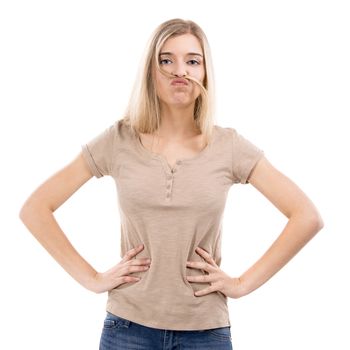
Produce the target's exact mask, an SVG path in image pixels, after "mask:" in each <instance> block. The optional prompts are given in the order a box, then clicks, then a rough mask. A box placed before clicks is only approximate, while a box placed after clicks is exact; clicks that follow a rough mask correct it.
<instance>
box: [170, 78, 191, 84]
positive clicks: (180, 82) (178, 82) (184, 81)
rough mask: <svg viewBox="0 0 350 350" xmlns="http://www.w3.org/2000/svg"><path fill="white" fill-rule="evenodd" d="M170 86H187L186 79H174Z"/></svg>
mask: <svg viewBox="0 0 350 350" xmlns="http://www.w3.org/2000/svg"><path fill="white" fill-rule="evenodd" d="M171 85H188V81H187V80H186V79H174V80H173V81H172V82H171Z"/></svg>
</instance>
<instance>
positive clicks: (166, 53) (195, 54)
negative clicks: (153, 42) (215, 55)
mask: <svg viewBox="0 0 350 350" xmlns="http://www.w3.org/2000/svg"><path fill="white" fill-rule="evenodd" d="M162 55H169V56H173V55H174V54H173V53H172V52H161V53H160V54H159V56H162ZM187 56H201V57H203V55H201V54H200V53H198V52H188V53H187Z"/></svg>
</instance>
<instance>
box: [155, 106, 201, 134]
mask: <svg viewBox="0 0 350 350" xmlns="http://www.w3.org/2000/svg"><path fill="white" fill-rule="evenodd" d="M156 133H157V134H158V135H159V136H160V137H164V138H167V139H170V140H183V139H186V138H189V137H192V136H193V135H197V134H198V133H199V130H198V128H197V126H196V123H195V121H194V105H193V104H192V105H190V106H186V107H181V108H178V107H172V106H169V105H166V106H162V108H161V120H160V127H159V130H157V131H156Z"/></svg>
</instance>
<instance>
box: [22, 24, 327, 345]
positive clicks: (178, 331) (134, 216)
mask: <svg viewBox="0 0 350 350" xmlns="http://www.w3.org/2000/svg"><path fill="white" fill-rule="evenodd" d="M213 88H214V86H213V70H212V64H211V56H210V48H209V45H208V42H207V39H206V36H205V34H204V33H203V31H202V29H201V28H200V27H199V26H198V25H197V24H195V23H194V22H192V21H185V20H182V19H173V20H169V21H166V22H164V23H162V24H161V25H160V26H159V27H158V28H156V30H155V32H154V33H153V35H152V36H151V39H150V41H149V42H148V45H147V49H146V52H145V56H144V59H143V62H142V65H141V70H140V75H139V79H137V80H136V83H135V85H134V89H133V93H132V95H131V98H130V102H129V105H128V108H127V110H126V113H125V116H124V117H123V118H122V119H120V120H118V121H116V122H115V123H113V124H112V125H111V126H109V127H108V128H106V129H105V130H104V131H103V132H101V133H99V134H98V135H97V136H96V137H94V138H93V139H92V140H90V141H89V142H88V143H87V144H85V145H83V146H82V151H81V152H80V153H79V155H78V156H77V157H76V158H75V159H74V160H73V161H72V162H71V163H70V164H68V165H67V166H66V167H64V168H63V169H61V170H60V171H59V172H57V173H56V174H54V175H53V176H52V177H51V178H49V179H48V180H47V181H46V182H45V183H43V184H42V185H41V186H40V187H39V188H38V189H37V190H36V191H35V192H34V193H33V194H32V195H31V196H30V197H29V198H28V199H27V201H26V202H25V203H24V205H23V207H22V209H21V211H20V218H21V220H22V221H23V222H24V224H25V225H26V226H27V228H28V229H29V230H30V231H31V232H32V234H33V235H34V236H35V237H36V238H37V239H38V240H39V242H40V243H41V244H42V245H43V246H44V247H45V248H46V249H47V251H48V252H49V253H50V254H51V255H52V256H53V258H55V259H56V260H57V262H58V263H59V264H61V266H62V267H63V268H64V269H65V270H66V271H67V272H68V273H69V274H70V275H71V276H72V277H73V278H74V279H75V280H76V281H78V282H79V283H80V284H81V285H83V286H84V287H86V288H87V289H89V290H91V291H93V292H96V293H103V292H107V291H108V301H107V307H106V311H107V314H106V317H105V320H104V325H103V330H102V335H101V341H100V349H126V348H127V349H164V346H169V348H172V347H171V346H173V348H174V349H175V348H177V347H179V348H181V349H232V343H231V333H230V327H231V326H230V320H229V314H228V307H227V297H230V298H240V297H242V296H244V295H247V294H249V293H251V292H252V291H254V290H255V289H257V288H258V287H260V286H261V285H262V284H264V283H265V282H266V281H267V280H268V279H269V278H271V277H272V276H273V275H274V274H275V273H276V272H277V271H278V270H280V269H281V268H282V267H283V266H284V265H285V264H286V263H287V262H288V261H289V260H290V259H291V258H292V257H293V256H294V255H295V254H296V253H297V252H298V251H299V250H300V249H301V248H302V247H303V246H304V245H305V244H306V243H307V242H308V241H309V240H310V239H311V238H312V237H313V236H314V235H315V234H316V233H317V232H318V231H319V230H320V229H321V228H322V227H323V222H322V218H321V216H320V214H319V212H318V210H317V209H316V208H315V206H314V205H313V203H312V202H311V200H310V199H309V198H308V197H307V196H306V195H305V194H304V193H303V192H302V190H301V189H299V187H298V186H297V185H296V184H294V183H293V182H292V181H291V180H290V179H289V178H288V177H286V176H285V175H283V174H282V173H281V172H279V171H278V170H277V169H276V168H275V167H274V166H273V165H272V164H271V163H270V162H269V161H268V160H267V158H266V157H265V155H264V152H263V151H262V150H261V149H259V148H258V147H257V146H255V145H254V144H253V143H251V142H250V141H249V140H247V139H246V138H244V137H243V136H242V135H240V134H239V133H238V132H237V131H236V130H235V129H234V128H231V127H220V126H218V125H216V124H214V119H213V109H214V108H213V98H214V91H213ZM107 175H109V176H112V177H113V179H114V180H115V184H116V188H117V192H118V205H119V212H120V220H121V257H122V259H121V260H120V262H119V263H118V264H116V265H115V266H113V267H112V268H111V269H109V270H108V271H105V272H98V271H96V270H95V269H94V268H93V267H92V266H91V265H90V264H89V263H88V262H87V261H85V260H84V259H83V258H82V257H81V256H80V255H79V254H78V252H77V251H76V250H75V249H74V247H73V246H72V245H71V244H70V242H69V241H68V239H67V238H66V236H65V235H64V233H63V231H62V230H61V229H60V227H59V226H58V224H57V222H56V221H55V219H54V217H53V212H54V211H55V210H56V209H57V208H58V207H59V206H60V205H62V204H63V203H64V202H65V201H66V200H67V199H68V198H69V197H70V196H71V195H72V194H73V193H74V192H75V191H76V190H78V189H79V188H80V187H81V186H82V185H83V184H84V183H86V182H87V181H88V180H89V179H90V178H91V177H92V176H95V177H96V178H101V177H102V176H107ZM236 183H237V184H238V183H241V184H247V183H250V184H252V185H253V186H254V187H255V188H256V189H257V190H258V191H260V192H261V193H262V194H263V195H264V196H265V197H266V198H267V199H268V200H270V201H271V202H272V203H273V204H274V205H275V206H276V207H277V208H278V209H279V210H280V211H281V212H282V213H283V214H284V215H286V217H287V218H288V219H289V221H288V223H287V224H286V226H285V228H284V230H283V231H282V232H281V234H280V236H279V237H278V238H277V239H276V241H275V242H274V243H273V244H272V246H271V247H270V248H269V249H268V251H267V252H266V253H265V254H264V255H263V256H262V257H261V258H260V259H259V260H258V261H257V262H256V263H255V264H254V265H253V266H251V267H250V268H249V269H248V270H247V271H246V272H244V273H243V274H242V275H241V276H239V277H231V276H229V275H228V274H227V273H225V272H224V271H222V270H221V269H220V263H221V221H222V215H223V211H224V207H225V202H226V198H227V193H228V190H229V189H230V187H231V186H232V185H233V184H236ZM47 232H50V234H49V235H48V234H47Z"/></svg>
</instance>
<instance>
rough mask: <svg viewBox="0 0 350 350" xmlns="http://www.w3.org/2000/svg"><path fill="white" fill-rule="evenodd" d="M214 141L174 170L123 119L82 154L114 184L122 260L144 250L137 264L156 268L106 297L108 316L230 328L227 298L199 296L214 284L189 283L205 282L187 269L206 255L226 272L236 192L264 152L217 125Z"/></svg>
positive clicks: (173, 326)
mask: <svg viewBox="0 0 350 350" xmlns="http://www.w3.org/2000/svg"><path fill="white" fill-rule="evenodd" d="M213 137H214V138H213V141H212V143H209V144H208V145H207V146H206V147H205V148H204V149H203V150H202V151H201V152H199V153H198V154H197V155H196V156H194V157H191V158H187V159H179V160H178V161H177V162H176V164H175V166H174V168H173V169H171V167H170V166H169V164H168V163H167V161H166V159H165V157H164V156H163V155H160V154H157V153H154V152H151V151H150V150H148V149H146V148H145V147H144V145H143V144H142V143H141V140H140V138H139V137H138V136H136V135H133V134H132V132H131V130H130V129H129V127H128V126H127V125H126V124H125V122H124V121H123V119H120V120H117V121H115V122H114V123H113V124H112V125H110V126H109V127H107V128H106V129H104V130H103V131H101V132H100V133H99V134H98V135H97V136H95V137H94V138H92V139H91V140H90V141H88V142H87V143H86V144H83V145H81V149H82V154H83V157H84V159H85V160H86V162H87V164H88V166H89V167H90V169H91V171H92V173H93V175H94V176H95V177H96V178H102V177H103V176H111V177H112V178H113V179H114V181H115V185H116V192H117V201H118V208H119V214H120V224H121V225H120V229H121V232H120V233H121V235H120V237H121V241H120V242H121V246H120V258H122V257H123V256H124V255H125V253H126V252H127V251H128V250H130V249H132V248H135V247H137V246H139V245H140V244H144V249H143V250H142V251H141V252H140V253H139V254H138V255H137V256H136V258H143V257H150V258H151V259H152V261H151V264H150V268H149V269H148V270H146V271H141V272H135V273H132V275H133V276H138V277H141V280H140V281H138V282H132V283H124V284H122V285H120V286H118V287H117V288H114V289H112V290H110V291H108V300H107V305H106V311H108V312H110V313H112V314H114V315H117V316H119V317H122V318H124V319H127V320H130V321H132V322H136V323H138V324H141V325H144V326H147V327H153V328H160V329H168V330H202V329H210V328H218V327H226V326H231V323H230V318H229V312H228V305H227V297H226V296H225V295H224V294H223V293H221V292H213V293H210V294H207V295H204V296H195V295H194V292H195V291H198V290H201V289H204V288H206V287H208V286H210V284H209V283H195V282H189V281H187V279H186V275H193V276H195V275H203V274H206V273H205V272H204V271H202V270H199V269H193V268H192V269H191V268H189V267H187V266H186V261H205V260H204V258H202V257H200V256H199V255H198V254H197V253H196V252H195V248H196V247H197V246H199V247H202V248H203V249H205V250H206V251H207V252H208V253H209V254H211V256H212V257H213V258H214V260H215V262H216V263H217V265H218V266H220V264H221V241H222V219H223V213H224V208H225V204H226V199H227V194H228V191H229V189H230V187H231V186H232V185H233V184H247V183H248V181H247V179H248V177H249V175H250V173H251V171H252V169H253V168H254V166H255V165H256V163H257V162H258V160H259V159H260V158H261V157H262V156H263V154H264V151H263V150H262V149H260V148H258V147H257V146H256V145H254V144H253V143H252V142H251V141H249V140H248V139H246V138H244V137H243V136H242V135H241V134H239V133H238V132H237V130H236V129H234V128H231V127H221V126H218V125H214V130H213Z"/></svg>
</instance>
